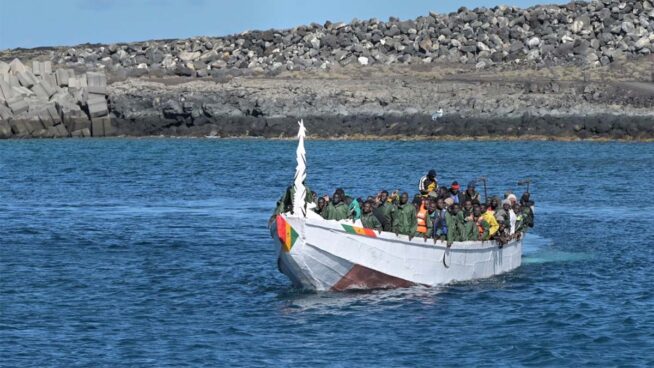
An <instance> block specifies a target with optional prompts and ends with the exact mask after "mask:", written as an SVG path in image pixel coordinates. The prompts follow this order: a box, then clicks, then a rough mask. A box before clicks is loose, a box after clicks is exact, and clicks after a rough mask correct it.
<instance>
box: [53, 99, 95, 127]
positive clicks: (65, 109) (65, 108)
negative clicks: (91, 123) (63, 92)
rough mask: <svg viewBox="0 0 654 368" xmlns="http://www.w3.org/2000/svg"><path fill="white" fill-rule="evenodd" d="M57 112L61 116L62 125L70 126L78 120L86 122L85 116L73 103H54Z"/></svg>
mask: <svg viewBox="0 0 654 368" xmlns="http://www.w3.org/2000/svg"><path fill="white" fill-rule="evenodd" d="M55 106H56V107H57V112H58V113H59V116H61V118H62V120H63V122H64V124H66V125H68V126H70V125H71V124H73V122H75V121H78V120H84V121H88V119H87V117H86V114H84V112H83V111H82V109H80V107H79V106H77V105H76V104H75V103H74V102H73V103H71V102H66V101H56V102H55Z"/></svg>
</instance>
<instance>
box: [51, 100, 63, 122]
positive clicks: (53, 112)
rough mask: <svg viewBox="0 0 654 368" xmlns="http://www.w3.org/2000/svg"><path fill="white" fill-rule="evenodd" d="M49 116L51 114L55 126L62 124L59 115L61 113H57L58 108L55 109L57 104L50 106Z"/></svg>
mask: <svg viewBox="0 0 654 368" xmlns="http://www.w3.org/2000/svg"><path fill="white" fill-rule="evenodd" d="M47 110H48V114H50V118H51V119H52V121H53V122H54V123H55V124H60V123H62V122H63V121H62V119H61V115H59V112H58V111H57V108H56V107H55V104H50V105H48V109H47Z"/></svg>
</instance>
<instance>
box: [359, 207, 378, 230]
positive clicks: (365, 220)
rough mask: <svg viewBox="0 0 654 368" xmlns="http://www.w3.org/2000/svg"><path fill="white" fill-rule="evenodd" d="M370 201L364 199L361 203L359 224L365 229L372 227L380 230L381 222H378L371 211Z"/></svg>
mask: <svg viewBox="0 0 654 368" xmlns="http://www.w3.org/2000/svg"><path fill="white" fill-rule="evenodd" d="M372 207H373V204H372V201H366V202H364V203H363V207H362V209H361V212H362V213H361V224H362V225H363V227H365V228H366V229H373V230H377V231H379V232H381V231H382V224H381V222H379V220H378V219H377V217H375V215H374V214H373V213H372V212H373V211H372Z"/></svg>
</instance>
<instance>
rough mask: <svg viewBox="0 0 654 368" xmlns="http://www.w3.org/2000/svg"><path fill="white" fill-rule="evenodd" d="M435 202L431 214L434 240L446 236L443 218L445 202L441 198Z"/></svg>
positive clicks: (445, 211)
mask: <svg viewBox="0 0 654 368" xmlns="http://www.w3.org/2000/svg"><path fill="white" fill-rule="evenodd" d="M435 203H436V205H435V206H436V209H435V210H434V214H433V215H432V223H433V224H434V225H433V226H434V230H433V231H432V235H433V237H434V239H436V240H445V239H446V238H447V222H446V220H445V215H446V214H447V210H446V209H445V202H444V201H443V198H438V199H437V200H436V201H435Z"/></svg>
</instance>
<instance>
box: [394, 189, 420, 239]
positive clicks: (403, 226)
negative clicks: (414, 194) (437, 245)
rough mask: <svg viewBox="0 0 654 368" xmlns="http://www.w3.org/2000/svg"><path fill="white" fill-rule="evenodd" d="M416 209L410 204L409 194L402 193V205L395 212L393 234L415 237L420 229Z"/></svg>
mask: <svg viewBox="0 0 654 368" xmlns="http://www.w3.org/2000/svg"><path fill="white" fill-rule="evenodd" d="M416 216H417V215H416V207H415V206H414V205H413V204H412V203H409V194H408V193H407V192H404V193H402V195H401V196H400V203H399V205H398V206H397V208H396V209H395V212H393V232H394V233H395V234H403V235H408V236H409V237H413V235H414V234H415V233H416V228H417V227H418V219H417V217H416Z"/></svg>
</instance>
